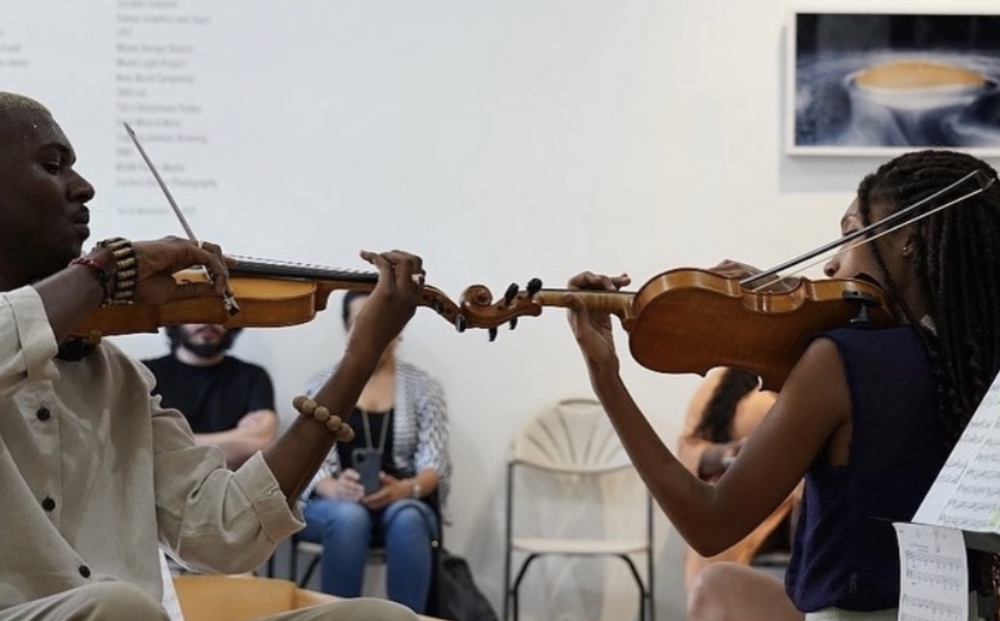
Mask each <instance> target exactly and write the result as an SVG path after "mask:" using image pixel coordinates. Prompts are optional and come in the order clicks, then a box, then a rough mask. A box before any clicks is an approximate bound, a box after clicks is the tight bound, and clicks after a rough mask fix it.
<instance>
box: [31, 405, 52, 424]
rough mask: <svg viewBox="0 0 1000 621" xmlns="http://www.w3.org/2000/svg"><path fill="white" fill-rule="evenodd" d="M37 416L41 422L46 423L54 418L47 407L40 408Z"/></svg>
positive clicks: (36, 413)
mask: <svg viewBox="0 0 1000 621" xmlns="http://www.w3.org/2000/svg"><path fill="white" fill-rule="evenodd" d="M35 416H37V417H38V420H40V421H46V420H49V419H50V418H52V412H50V411H49V408H47V407H40V408H38V411H37V412H35Z"/></svg>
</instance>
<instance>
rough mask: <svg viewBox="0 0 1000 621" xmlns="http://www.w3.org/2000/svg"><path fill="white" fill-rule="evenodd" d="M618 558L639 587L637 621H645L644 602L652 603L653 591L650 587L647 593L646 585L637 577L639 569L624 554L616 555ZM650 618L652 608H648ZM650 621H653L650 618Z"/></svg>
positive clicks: (640, 577)
mask: <svg viewBox="0 0 1000 621" xmlns="http://www.w3.org/2000/svg"><path fill="white" fill-rule="evenodd" d="M615 556H617V557H618V558H620V559H621V560H623V561H625V564H626V565H628V568H629V571H631V572H632V578H634V579H635V585H636V586H637V587H639V621H646V600H647V599H649V601H650V602H652V595H653V590H652V587H650V589H649V590H648V591H647V590H646V585H645V583H644V582H643V581H642V576H640V575H639V568H638V567H636V566H635V563H634V562H633V561H632V558H631V557H629V556H628V555H626V554H616V555H615ZM650 616H652V606H650ZM650 621H653V619H652V618H651V619H650Z"/></svg>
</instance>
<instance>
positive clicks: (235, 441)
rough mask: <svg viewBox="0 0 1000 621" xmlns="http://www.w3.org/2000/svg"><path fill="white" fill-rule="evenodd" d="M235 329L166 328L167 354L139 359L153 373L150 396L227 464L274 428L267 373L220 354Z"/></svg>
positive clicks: (202, 326)
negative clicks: (181, 418)
mask: <svg viewBox="0 0 1000 621" xmlns="http://www.w3.org/2000/svg"><path fill="white" fill-rule="evenodd" d="M239 332H240V330H239V329H232V330H227V329H226V328H225V327H223V326H219V325H214V324H187V325H183V326H171V327H168V328H166V333H167V338H168V339H169V341H170V352H171V353H169V354H167V355H166V356H163V357H162V358H156V359H152V360H143V363H144V364H145V365H146V366H147V367H149V370H150V371H152V372H153V375H155V376H156V386H155V387H154V388H153V394H158V395H160V396H161V397H162V398H163V405H164V406H165V407H171V408H176V409H178V410H180V411H181V412H182V413H183V414H184V416H185V417H186V418H187V420H188V424H190V425H191V431H193V432H194V437H195V442H197V443H198V444H201V445H209V444H211V445H215V446H218V447H219V448H221V449H222V451H223V453H225V455H226V462H227V463H228V464H229V467H230V468H237V467H238V466H239V465H240V464H242V463H243V462H244V461H246V460H247V459H248V458H249V457H250V456H251V455H253V454H254V453H256V452H257V451H259V450H261V449H262V448H264V447H265V446H267V444H268V443H270V442H271V441H272V440H273V439H274V437H275V435H277V431H278V415H277V414H276V413H275V410H274V386H273V384H272V383H271V378H270V376H269V375H268V373H267V371H265V370H264V369H263V368H262V367H260V366H258V365H255V364H251V363H249V362H244V361H242V360H240V359H238V358H234V357H233V356H228V355H226V352H227V351H229V349H230V347H232V345H233V342H234V341H235V339H236V336H237V335H238V334H239Z"/></svg>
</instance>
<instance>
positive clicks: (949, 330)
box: [858, 150, 1000, 592]
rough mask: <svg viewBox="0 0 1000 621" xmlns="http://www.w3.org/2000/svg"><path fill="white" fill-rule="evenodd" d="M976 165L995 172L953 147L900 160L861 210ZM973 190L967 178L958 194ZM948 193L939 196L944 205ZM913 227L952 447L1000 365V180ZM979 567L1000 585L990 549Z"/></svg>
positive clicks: (916, 192) (865, 187)
mask: <svg viewBox="0 0 1000 621" xmlns="http://www.w3.org/2000/svg"><path fill="white" fill-rule="evenodd" d="M975 170H981V171H983V172H984V173H986V175H987V176H988V177H989V178H991V179H996V177H997V173H996V171H995V170H994V169H993V168H992V167H991V166H990V165H989V164H987V163H985V162H983V161H982V160H979V159H977V158H975V157H972V156H971V155H967V154H964V153H958V152H955V151H947V150H925V151H916V152H913V153H907V154H906V155H902V156H900V157H897V158H895V159H893V160H891V161H889V162H887V163H886V164H884V165H882V166H881V167H880V168H879V169H878V170H877V171H876V172H875V173H873V174H870V175H868V176H867V177H865V178H864V179H863V180H862V181H861V184H860V186H859V187H858V207H859V211H860V213H861V217H862V220H863V223H864V224H866V225H867V224H869V223H870V222H871V221H872V215H871V214H872V206H873V205H879V206H880V207H881V208H882V209H885V210H887V212H888V213H894V212H896V211H898V210H899V209H902V208H904V207H906V206H908V205H912V204H913V203H916V202H917V201H920V200H921V199H923V198H926V197H928V196H930V195H931V194H933V193H935V192H937V191H939V190H941V189H943V188H945V187H947V186H948V185H950V184H952V183H954V182H956V181H958V180H960V179H961V178H962V177H964V176H966V175H968V174H969V173H971V172H973V171H975ZM976 188H977V184H976V182H975V180H970V181H969V182H966V183H964V184H963V185H962V187H960V188H957V189H956V192H957V194H956V195H955V196H958V195H961V194H965V193H968V192H970V191H973V190H975V189H976ZM947 200H949V199H948V197H942V200H941V202H944V201H947ZM909 226H912V227H916V230H915V231H913V232H914V233H915V234H914V235H913V236H912V238H911V239H912V240H913V244H914V246H913V257H912V261H913V265H914V270H915V275H916V278H917V282H918V284H919V286H920V287H921V289H922V292H923V294H924V297H925V299H926V300H927V305H928V306H927V308H928V315H929V319H930V321H931V322H932V325H933V326H934V330H935V333H932V332H930V331H927V330H920V331H919V332H920V334H921V338H922V339H923V342H924V346H925V348H926V350H927V352H928V355H929V356H930V360H931V367H932V370H933V373H934V377H935V381H936V388H937V394H938V410H939V413H940V416H941V420H942V421H943V423H944V427H945V429H946V430H947V437H946V442H947V444H948V447H949V449H950V448H951V447H953V446H954V445H955V443H956V442H957V441H958V438H959V436H961V434H962V431H963V430H964V429H965V426H966V425H967V424H968V422H969V420H970V419H971V418H972V414H973V412H974V411H975V409H976V407H978V405H979V402H980V401H981V400H982V399H983V397H984V396H985V395H986V391H987V389H988V388H989V386H990V384H991V383H992V381H993V379H994V378H995V377H996V375H997V373H998V371H1000V183H993V184H992V185H990V187H988V188H987V189H986V190H985V191H983V192H981V193H979V194H977V195H975V196H972V197H970V198H967V199H966V200H964V201H962V202H961V203H958V204H956V205H953V206H951V207H948V208H945V209H943V210H941V211H939V212H937V213H935V214H933V215H930V216H928V217H926V218H924V219H922V220H920V221H919V222H916V223H914V224H912V225H909ZM872 250H873V253H874V255H875V259H876V261H877V262H878V265H879V267H880V268H881V270H882V273H883V274H884V277H885V284H886V288H887V293H888V295H889V297H890V299H891V300H892V302H893V303H894V306H895V307H896V308H898V309H899V312H901V313H902V314H903V315H904V316H905V317H906V319H907V321H908V322H909V323H911V324H913V325H917V324H918V323H919V322H920V321H921V319H923V318H922V317H915V316H914V312H913V310H912V309H911V308H909V307H908V306H907V305H906V303H905V302H904V300H903V299H902V295H901V293H900V288H899V286H898V285H897V283H896V282H894V281H893V280H892V278H891V276H890V274H889V272H888V270H887V269H886V262H885V258H884V257H883V256H882V254H881V253H880V252H879V248H878V244H877V243H876V244H872ZM980 566H981V569H982V573H980V577H981V578H986V580H981V585H980V590H981V591H983V590H986V591H990V590H991V589H990V588H989V587H990V586H991V585H990V583H992V586H993V587H994V589H995V586H996V585H997V583H998V580H997V579H998V578H1000V572H998V569H1000V563H998V558H997V557H995V556H992V555H985V554H984V555H982V559H981V560H980ZM982 587H986V588H985V589H984V588H982ZM994 592H995V591H994Z"/></svg>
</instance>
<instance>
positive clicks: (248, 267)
mask: <svg viewBox="0 0 1000 621" xmlns="http://www.w3.org/2000/svg"><path fill="white" fill-rule="evenodd" d="M227 256H228V257H229V258H231V259H235V260H236V261H237V267H236V271H244V272H253V271H260V270H258V269H257V268H278V269H280V270H286V271H287V273H288V274H289V275H292V276H294V275H296V274H297V275H299V276H301V277H309V276H313V277H317V278H328V279H336V278H342V279H345V280H368V279H372V278H376V277H377V276H378V273H377V272H373V271H370V270H368V271H366V270H356V269H344V268H339V267H332V266H329V265H321V264H319V263H303V262H298V261H279V260H276V259H262V258H259V257H250V256H246V255H238V254H233V255H227Z"/></svg>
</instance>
